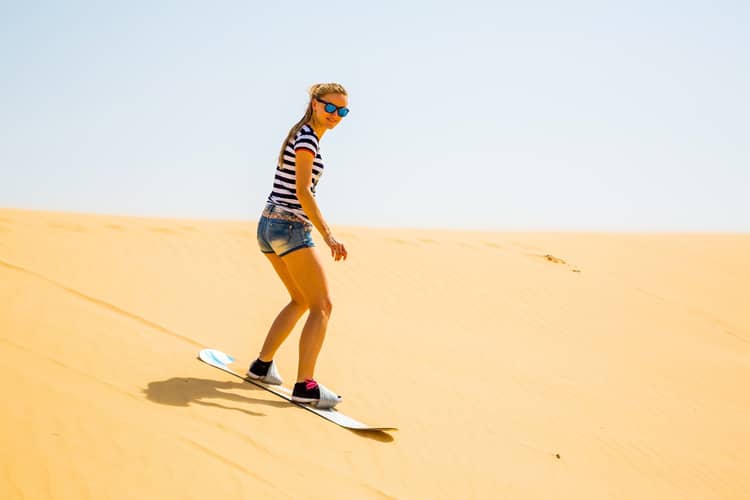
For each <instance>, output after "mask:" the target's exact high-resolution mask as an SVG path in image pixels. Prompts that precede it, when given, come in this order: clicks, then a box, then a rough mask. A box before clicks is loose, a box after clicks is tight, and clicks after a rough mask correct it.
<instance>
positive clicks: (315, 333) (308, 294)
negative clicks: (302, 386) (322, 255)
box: [282, 248, 331, 382]
mask: <svg viewBox="0 0 750 500" xmlns="http://www.w3.org/2000/svg"><path fill="white" fill-rule="evenodd" d="M282 260H283V261H284V264H286V268H287V269H288V270H289V273H290V274H291V275H292V276H294V282H295V283H296V284H297V286H298V289H299V291H301V292H302V295H303V296H304V299H305V303H306V304H307V307H308V309H309V311H310V313H309V314H308V316H307V321H305V326H304V328H303V329H302V335H301V336H300V341H299V364H298V367H297V382H302V381H304V380H305V379H311V378H313V374H314V372H315V363H316V362H317V360H318V354H320V349H321V347H323V340H324V339H325V335H326V327H327V326H328V318H329V317H330V316H331V299H330V296H329V294H328V283H327V281H326V277H325V273H324V272H323V266H322V265H321V263H320V260H319V259H318V255H317V253H316V252H315V249H314V248H302V249H300V250H295V251H293V252H291V253H289V254H287V255H285V256H284V257H282Z"/></svg>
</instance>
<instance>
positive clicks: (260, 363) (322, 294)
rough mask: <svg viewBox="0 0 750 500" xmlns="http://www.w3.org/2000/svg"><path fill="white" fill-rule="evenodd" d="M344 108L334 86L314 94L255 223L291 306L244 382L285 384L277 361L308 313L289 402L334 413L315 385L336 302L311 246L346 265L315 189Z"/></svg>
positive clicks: (332, 399) (343, 96)
mask: <svg viewBox="0 0 750 500" xmlns="http://www.w3.org/2000/svg"><path fill="white" fill-rule="evenodd" d="M347 104H348V97H347V93H346V90H345V89H344V87H342V86H341V85H339V84H337V83H324V84H317V85H313V86H312V87H311V88H310V102H309V103H308V105H307V111H306V112H305V116H303V117H302V119H301V120H300V121H299V122H297V124H296V125H295V126H294V127H292V128H291V130H290V131H289V134H288V135H287V137H286V140H285V141H284V143H283V144H282V146H281V152H280V153H279V160H278V164H277V167H276V176H275V179H274V184H273V190H272V191H271V194H270V195H269V197H268V200H267V202H266V206H265V208H264V210H263V214H262V215H261V218H260V221H259V223H258V244H259V245H260V249H261V251H262V252H263V253H264V254H265V255H266V257H267V258H268V260H269V261H270V262H271V265H272V266H273V268H274V269H275V270H276V273H277V274H278V275H279V278H281V281H282V282H283V283H284V286H286V289H287V290H288V291H289V295H290V297H291V301H290V302H289V304H287V305H286V307H284V308H283V309H282V310H281V312H280V313H279V315H278V316H277V317H276V320H275V321H274V322H273V324H272V325H271V328H270V330H269V331H268V335H267V336H266V340H265V342H264V344H263V348H262V349H261V351H260V354H259V355H258V359H256V360H255V361H254V362H253V363H252V364H251V365H250V368H249V369H248V371H247V375H248V377H250V378H253V379H257V380H261V381H263V382H265V383H267V384H281V382H282V381H281V376H280V375H279V372H278V370H277V368H276V364H275V363H274V361H273V357H274V355H275V354H276V351H277V350H278V349H279V347H280V346H281V344H282V343H283V342H284V340H286V338H287V337H288V336H289V333H290V332H291V331H292V328H294V325H295V324H296V323H297V321H298V320H299V319H300V317H301V316H302V315H303V314H304V313H305V311H309V314H308V316H307V321H306V322H305V326H304V328H303V329H302V335H301V338H300V343H299V364H298V366H297V383H296V384H294V390H293V392H292V400H293V401H297V402H300V403H313V404H315V405H317V406H318V407H320V408H330V407H333V406H335V405H336V404H337V403H339V402H340V401H341V397H340V396H338V395H336V394H334V393H333V392H331V391H330V390H328V389H327V388H326V387H324V386H322V385H319V384H318V383H317V382H316V381H315V379H314V378H313V374H314V371H315V363H316V361H317V359H318V354H319V353H320V348H321V347H322V345H323V339H324V338H325V333H326V326H327V324H328V318H329V317H330V315H331V299H330V297H329V294H328V284H327V282H326V277H325V274H324V273H323V267H322V265H321V262H320V259H319V257H318V255H317V253H316V251H315V249H314V247H315V245H314V244H313V241H312V238H311V233H312V227H313V226H315V228H316V229H317V230H318V232H320V234H321V235H322V236H323V239H324V240H325V242H326V244H327V245H328V246H329V247H330V249H331V256H332V257H333V258H334V259H335V260H336V261H339V260H341V259H344V260H346V257H347V252H346V248H345V247H344V244H343V243H341V242H340V241H338V240H336V238H334V237H333V234H332V233H331V230H330V228H329V227H328V224H326V221H325V219H323V214H321V212H320V209H319V208H318V204H317V203H316V201H315V187H316V186H317V185H318V181H319V180H320V176H321V174H322V173H323V159H322V157H321V155H320V140H321V139H322V138H323V135H324V134H325V133H326V132H327V131H328V130H329V129H333V128H334V127H336V125H338V124H339V122H340V121H341V119H342V118H343V117H345V116H346V115H347V114H348V113H349V108H347V107H346V106H347Z"/></svg>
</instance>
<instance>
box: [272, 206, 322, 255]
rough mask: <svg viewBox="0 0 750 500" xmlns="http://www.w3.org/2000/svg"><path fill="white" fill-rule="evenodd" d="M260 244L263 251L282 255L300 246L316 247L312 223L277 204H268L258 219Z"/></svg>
mask: <svg viewBox="0 0 750 500" xmlns="http://www.w3.org/2000/svg"><path fill="white" fill-rule="evenodd" d="M258 246H260V251H261V252H263V253H275V254H276V255H278V256H279V257H282V256H284V255H286V254H288V253H289V252H293V251H295V250H299V249H300V248H309V247H314V246H315V243H313V240H312V224H310V223H309V222H304V221H303V220H302V219H299V218H297V217H296V216H295V215H294V214H291V213H289V212H286V211H284V210H283V209H281V208H279V207H277V206H275V205H266V208H265V209H264V210H263V214H262V215H261V216H260V221H258Z"/></svg>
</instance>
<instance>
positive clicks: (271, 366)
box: [247, 359, 283, 385]
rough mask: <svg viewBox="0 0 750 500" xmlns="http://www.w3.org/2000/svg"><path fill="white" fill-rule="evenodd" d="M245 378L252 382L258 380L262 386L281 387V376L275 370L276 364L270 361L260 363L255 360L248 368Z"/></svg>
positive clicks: (258, 360)
mask: <svg viewBox="0 0 750 500" xmlns="http://www.w3.org/2000/svg"><path fill="white" fill-rule="evenodd" d="M247 376H248V377H249V378H251V379H253V380H259V381H260V382H263V383H264V384H270V385H281V384H282V382H283V380H281V375H280V374H279V370H278V369H277V368H276V363H275V362H274V361H273V360H272V361H261V360H260V359H256V360H255V361H253V364H251V365H250V368H248V369H247Z"/></svg>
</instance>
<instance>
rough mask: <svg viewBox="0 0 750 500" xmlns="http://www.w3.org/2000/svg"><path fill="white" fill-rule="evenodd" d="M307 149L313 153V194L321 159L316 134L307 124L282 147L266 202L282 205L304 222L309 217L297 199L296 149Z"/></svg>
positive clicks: (320, 173) (318, 178)
mask: <svg viewBox="0 0 750 500" xmlns="http://www.w3.org/2000/svg"><path fill="white" fill-rule="evenodd" d="M299 149H307V150H308V151H310V152H312V153H313V154H314V155H315V159H314V160H313V169H312V186H310V192H311V193H312V195H313V196H315V187H316V186H317V185H318V181H319V180H320V176H321V175H322V174H323V159H322V158H321V156H320V152H319V144H318V136H317V135H315V131H314V130H313V129H312V127H311V126H310V125H308V124H305V125H303V126H302V128H300V130H299V132H297V135H295V136H294V138H293V139H291V140H290V141H289V142H287V144H286V148H285V149H284V162H283V164H282V165H281V167H277V168H276V176H275V177H274V180H273V190H272V191H271V194H270V195H269V196H268V203H271V204H273V205H277V206H279V207H282V208H283V209H284V210H286V211H287V212H290V213H292V214H294V215H296V216H298V217H300V218H301V219H303V220H304V221H306V222H310V219H309V218H308V217H307V214H305V211H304V210H302V205H300V203H299V199H297V191H296V190H297V171H296V156H295V155H296V153H295V152H296V151H297V150H299Z"/></svg>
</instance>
